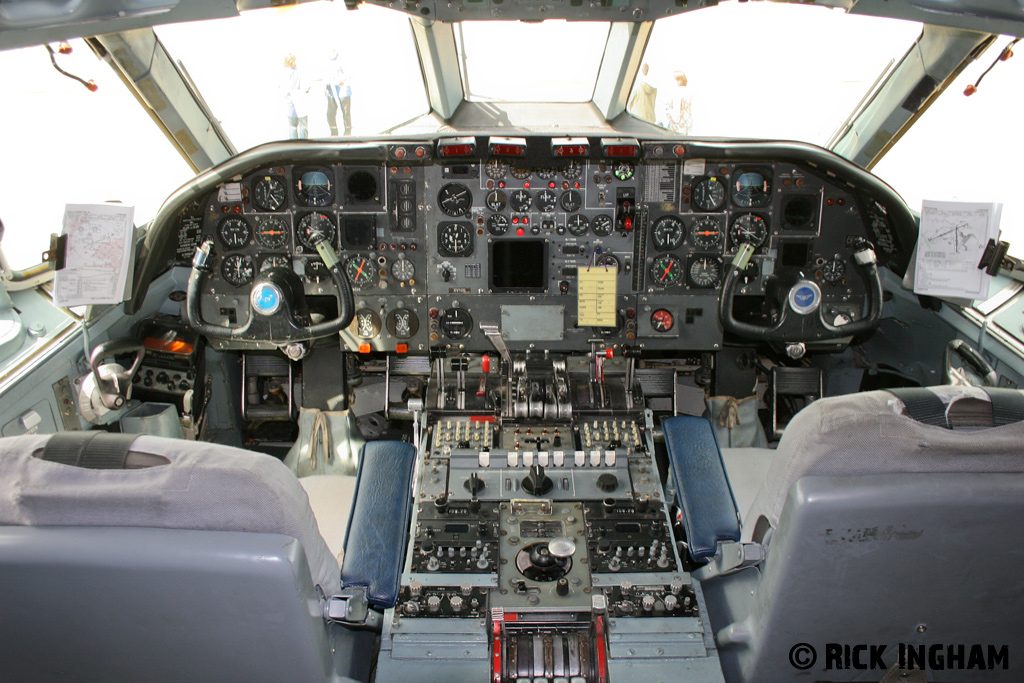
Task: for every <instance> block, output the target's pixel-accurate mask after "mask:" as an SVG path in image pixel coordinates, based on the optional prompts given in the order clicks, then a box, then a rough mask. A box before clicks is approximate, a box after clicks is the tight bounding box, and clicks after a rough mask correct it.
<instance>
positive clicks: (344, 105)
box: [324, 50, 352, 137]
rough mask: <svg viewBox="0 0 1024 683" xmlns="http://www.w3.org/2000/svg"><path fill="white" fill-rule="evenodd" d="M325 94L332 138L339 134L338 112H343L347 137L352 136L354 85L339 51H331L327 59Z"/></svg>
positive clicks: (328, 123) (342, 116)
mask: <svg viewBox="0 0 1024 683" xmlns="http://www.w3.org/2000/svg"><path fill="white" fill-rule="evenodd" d="M325 80H326V81H327V82H326V84H325V88H324V90H325V92H326V94H327V125H328V126H329V127H330V129H331V136H332V137H333V136H337V134H338V110H339V109H340V110H341V118H342V121H343V122H344V124H345V135H351V134H352V85H351V83H349V76H348V74H347V73H345V69H344V67H342V65H341V58H340V57H339V55H338V51H337V50H331V54H330V56H328V58H327V77H326V79H325Z"/></svg>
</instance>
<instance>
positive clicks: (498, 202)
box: [484, 190, 508, 211]
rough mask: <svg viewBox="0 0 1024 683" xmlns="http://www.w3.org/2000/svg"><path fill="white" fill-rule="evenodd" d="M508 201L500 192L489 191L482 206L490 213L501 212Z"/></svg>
mask: <svg viewBox="0 0 1024 683" xmlns="http://www.w3.org/2000/svg"><path fill="white" fill-rule="evenodd" d="M507 201H508V197H506V196H505V193H504V192H502V191H501V190H491V191H490V192H488V193H487V199H485V200H484V204H486V205H487V208H488V209H490V210H491V211H501V210H502V209H504V208H505V204H506V203H507Z"/></svg>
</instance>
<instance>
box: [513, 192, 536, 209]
mask: <svg viewBox="0 0 1024 683" xmlns="http://www.w3.org/2000/svg"><path fill="white" fill-rule="evenodd" d="M509 205H510V206H511V207H512V210H513V211H518V212H519V213H523V212H525V211H529V210H530V207H531V206H532V205H533V197H531V196H530V193H529V192H527V191H526V190H512V197H511V198H510V199H509Z"/></svg>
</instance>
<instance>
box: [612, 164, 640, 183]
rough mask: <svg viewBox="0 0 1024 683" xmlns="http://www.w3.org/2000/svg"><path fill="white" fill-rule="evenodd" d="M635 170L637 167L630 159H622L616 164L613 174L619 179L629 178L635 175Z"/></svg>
mask: <svg viewBox="0 0 1024 683" xmlns="http://www.w3.org/2000/svg"><path fill="white" fill-rule="evenodd" d="M635 171H636V168H635V167H634V166H633V164H631V163H629V162H628V161H620V162H619V163H617V164H615V168H614V169H612V174H613V175H614V176H615V177H616V178H618V179H619V180H629V179H630V178H632V177H633V173H634V172H635Z"/></svg>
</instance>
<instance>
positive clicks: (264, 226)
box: [256, 216, 288, 249]
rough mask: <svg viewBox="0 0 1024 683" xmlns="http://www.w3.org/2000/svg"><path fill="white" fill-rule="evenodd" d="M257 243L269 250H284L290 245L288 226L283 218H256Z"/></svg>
mask: <svg viewBox="0 0 1024 683" xmlns="http://www.w3.org/2000/svg"><path fill="white" fill-rule="evenodd" d="M256 242H257V243H259V245H260V246H261V247H266V248H267V249H283V248H284V247H285V246H287V245H288V224H287V223H286V222H285V220H284V218H282V217H281V216H257V217H256Z"/></svg>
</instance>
